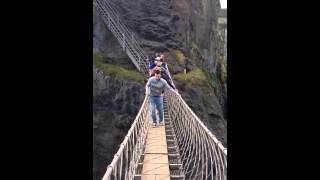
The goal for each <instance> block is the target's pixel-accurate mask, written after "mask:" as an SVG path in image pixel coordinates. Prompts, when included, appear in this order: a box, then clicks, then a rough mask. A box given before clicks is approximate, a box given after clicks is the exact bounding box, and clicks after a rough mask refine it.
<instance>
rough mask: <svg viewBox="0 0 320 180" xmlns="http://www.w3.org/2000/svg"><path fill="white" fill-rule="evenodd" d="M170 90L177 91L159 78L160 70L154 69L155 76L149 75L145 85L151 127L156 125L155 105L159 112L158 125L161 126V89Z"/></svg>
mask: <svg viewBox="0 0 320 180" xmlns="http://www.w3.org/2000/svg"><path fill="white" fill-rule="evenodd" d="M166 90H170V91H172V92H177V91H176V90H174V89H173V88H171V87H170V86H169V85H168V83H167V82H166V81H165V80H164V79H162V78H161V72H160V71H159V70H156V71H155V76H153V77H150V78H149V80H148V82H147V85H146V95H147V96H149V99H150V109H151V113H152V127H156V124H157V120H156V109H155V108H156V107H157V109H158V112H159V125H160V126H163V125H164V122H163V96H161V94H162V92H163V91H166Z"/></svg>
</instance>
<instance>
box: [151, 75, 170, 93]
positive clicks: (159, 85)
mask: <svg viewBox="0 0 320 180" xmlns="http://www.w3.org/2000/svg"><path fill="white" fill-rule="evenodd" d="M165 90H170V91H173V92H175V90H174V89H172V88H171V87H170V86H169V85H168V83H167V82H166V80H164V79H162V78H160V80H157V79H156V77H154V76H153V77H151V78H149V80H148V82H147V85H146V94H147V95H150V96H160V95H161V93H162V91H165Z"/></svg>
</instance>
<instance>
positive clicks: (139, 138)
mask: <svg viewBox="0 0 320 180" xmlns="http://www.w3.org/2000/svg"><path fill="white" fill-rule="evenodd" d="M148 99H149V98H148V97H147V96H146V97H145V98H144V101H143V103H142V105H141V108H140V110H139V112H138V114H137V116H136V118H135V120H134V121H133V123H132V125H131V128H130V129H129V131H128V133H127V135H126V137H125V138H124V140H123V141H122V143H121V145H120V148H119V150H118V151H117V153H116V154H115V155H114V158H113V160H112V162H111V163H110V164H109V166H108V167H107V171H106V172H105V174H104V176H103V178H102V180H110V179H111V177H113V178H115V179H133V176H134V173H135V170H136V168H137V165H138V160H139V158H140V155H141V153H143V152H142V150H143V146H144V143H145V139H146V135H147V131H148V123H147V121H146V119H147V117H148V116H149V114H150V113H149V104H148V103H147V102H148ZM129 153H132V154H129Z"/></svg>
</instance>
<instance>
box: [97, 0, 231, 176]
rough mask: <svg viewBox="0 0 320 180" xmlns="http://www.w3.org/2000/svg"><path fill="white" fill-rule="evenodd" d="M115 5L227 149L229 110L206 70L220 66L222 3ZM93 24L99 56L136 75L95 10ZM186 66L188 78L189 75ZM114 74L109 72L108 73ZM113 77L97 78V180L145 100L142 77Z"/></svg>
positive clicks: (153, 0) (117, 0)
mask: <svg viewBox="0 0 320 180" xmlns="http://www.w3.org/2000/svg"><path fill="white" fill-rule="evenodd" d="M110 1H112V2H113V6H114V7H115V9H116V10H117V11H118V12H119V17H120V18H121V19H122V20H123V21H124V23H125V24H127V26H128V27H129V28H130V29H131V30H132V31H133V32H134V33H135V34H136V35H137V37H138V38H139V40H140V42H141V44H142V47H143V49H144V50H145V51H146V52H147V54H154V53H155V52H165V54H166V57H167V59H166V61H167V62H168V64H169V68H170V71H171V72H172V75H173V78H174V82H175V84H176V86H177V88H178V89H179V92H180V93H181V95H182V97H183V99H184V100H185V101H186V102H187V104H188V105H189V106H190V107H191V109H192V110H193V111H194V112H195V113H196V114H197V115H198V116H199V118H200V119H201V120H202V121H203V122H204V123H205V124H206V125H207V127H208V128H209V129H210V130H211V131H212V132H213V134H215V135H216V136H217V138H218V139H219V140H221V141H222V142H223V143H224V145H225V146H226V145H227V144H226V143H227V128H226V127H227V121H226V119H225V117H224V110H223V107H221V103H219V100H218V99H219V96H217V95H216V94H215V91H214V88H213V86H212V83H210V82H212V79H210V76H206V70H208V71H209V72H210V71H213V65H214V63H215V56H216V54H215V52H216V51H215V47H216V44H215V41H214V33H215V28H216V17H217V14H216V11H217V8H218V6H219V3H218V1H217V0H179V1H172V0H162V1H158V0H135V1H131V0H110ZM93 22H94V24H93V30H94V34H93V38H94V42H93V47H94V53H95V54H100V55H101V58H102V60H101V62H102V63H104V64H107V65H108V66H109V65H114V66H112V67H115V66H116V67H117V68H124V69H126V70H129V71H136V70H135V67H134V65H133V64H132V63H131V61H130V59H129V58H128V57H127V55H126V54H124V52H123V51H122V49H121V47H120V45H119V44H118V43H117V41H116V39H115V38H114V37H113V36H112V34H111V32H110V31H108V30H107V27H106V26H105V24H104V23H103V22H102V20H101V18H100V17H99V15H98V14H97V13H96V11H95V10H94V13H93ZM186 65H187V70H188V73H187V75H184V74H183V70H184V69H185V68H186ZM101 67H105V66H101ZM203 67H206V68H207V69H204V68H203ZM109 70H111V69H110V68H109V69H106V72H108V71H109ZM130 73H131V72H130ZM109 74H110V75H109V76H107V78H105V79H104V78H100V77H99V76H96V74H94V79H93V87H94V97H93V109H94V112H93V113H94V114H93V130H94V137H93V143H94V147H93V154H94V160H93V166H94V179H100V178H101V177H102V175H103V173H104V172H105V170H106V167H107V164H109V163H110V162H111V160H112V158H113V155H114V153H115V152H116V151H117V149H118V146H119V144H120V143H121V141H122V140H123V138H124V136H125V134H126V133H127V130H128V129H129V128H130V125H131V123H132V121H133V120H134V118H135V115H136V114H137V112H138V110H139V107H140V105H141V103H142V101H143V97H144V83H142V80H141V79H142V77H139V75H137V74H134V76H137V77H136V78H134V80H129V79H128V78H127V77H129V76H128V75H123V74H119V73H116V72H114V73H109ZM213 84H214V83H213Z"/></svg>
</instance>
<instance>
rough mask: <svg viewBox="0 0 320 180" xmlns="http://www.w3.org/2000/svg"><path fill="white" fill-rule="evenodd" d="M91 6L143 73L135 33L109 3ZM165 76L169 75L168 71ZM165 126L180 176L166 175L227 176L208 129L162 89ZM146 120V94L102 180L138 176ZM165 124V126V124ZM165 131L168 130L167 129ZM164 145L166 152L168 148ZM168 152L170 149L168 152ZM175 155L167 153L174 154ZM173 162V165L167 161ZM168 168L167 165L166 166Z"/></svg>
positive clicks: (222, 153)
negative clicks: (170, 129) (178, 166)
mask: <svg viewBox="0 0 320 180" xmlns="http://www.w3.org/2000/svg"><path fill="white" fill-rule="evenodd" d="M93 3H94V6H95V8H96V9H97V10H98V12H99V14H100V15H101V16H102V19H103V21H104V22H105V23H106V24H107V27H108V29H109V30H110V31H111V32H112V33H113V35H114V36H115V37H116V39H117V40H118V42H119V43H120V44H121V46H122V48H123V49H124V51H125V52H126V53H127V55H128V56H129V58H130V59H131V60H132V62H133V64H134V65H135V66H136V67H137V69H138V70H139V71H141V72H144V73H145V74H146V75H147V73H148V68H147V63H148V62H147V56H146V55H145V53H144V51H143V50H142V48H141V46H140V45H139V43H138V41H137V40H136V38H135V35H134V34H133V33H132V32H131V31H129V29H128V28H127V27H126V26H125V25H124V24H123V23H122V22H121V20H120V18H119V17H118V16H117V13H116V12H115V10H114V8H112V4H111V2H109V1H108V0H94V1H93ZM168 73H169V77H170V79H171V76H170V72H168ZM164 103H165V106H167V107H168V108H167V110H165V117H166V116H167V117H168V120H165V121H168V122H166V125H168V127H171V128H172V134H171V135H167V137H168V136H171V137H172V139H170V141H173V144H174V145H175V146H172V147H173V148H175V152H177V156H176V157H178V158H179V160H178V161H179V162H181V163H179V164H178V165H181V169H180V170H181V172H183V174H184V175H183V176H174V175H172V176H170V177H171V179H174V178H178V179H179V178H180V179H197V180H198V179H201V180H202V179H211V180H226V179H227V149H226V148H224V146H223V145H222V143H221V142H220V141H219V140H218V139H217V138H216V137H215V136H214V135H213V134H212V133H211V132H210V131H209V130H208V128H207V127H206V126H205V125H204V124H203V123H202V121H201V120H200V119H199V118H198V117H197V116H196V114H195V113H194V112H193V111H192V110H191V109H190V107H189V106H188V105H187V103H186V102H185V101H184V100H183V99H182V98H181V96H180V95H179V94H178V93H174V92H170V91H168V92H165V101H164ZM148 121H150V109H149V98H148V97H147V96H146V97H145V99H144V101H143V103H142V105H141V108H140V110H139V112H138V114H137V116H136V118H135V120H134V122H133V124H132V126H131V128H130V129H129V131H128V134H127V135H126V137H125V139H124V140H123V142H122V143H121V145H120V148H119V150H118V152H117V153H116V154H115V156H114V159H113V160H112V162H111V163H110V165H109V166H108V167H107V171H106V173H105V174H104V176H103V178H102V179H103V180H122V179H125V180H127V179H128V180H132V179H141V165H142V166H143V163H142V160H143V156H144V150H145V144H146V137H147V133H148V131H149V126H148V123H149V122H148ZM166 127H167V126H166ZM167 132H169V130H168V131H167ZM172 147H168V151H169V148H172ZM169 153H170V152H169ZM175 155H176V154H168V156H169V157H170V156H175ZM170 165H177V164H170ZM170 167H171V166H170Z"/></svg>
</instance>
